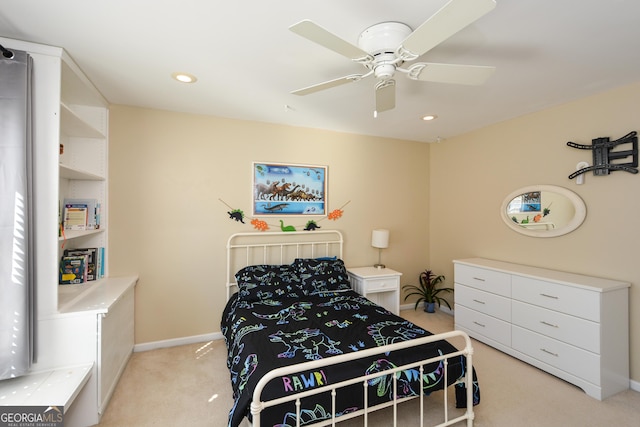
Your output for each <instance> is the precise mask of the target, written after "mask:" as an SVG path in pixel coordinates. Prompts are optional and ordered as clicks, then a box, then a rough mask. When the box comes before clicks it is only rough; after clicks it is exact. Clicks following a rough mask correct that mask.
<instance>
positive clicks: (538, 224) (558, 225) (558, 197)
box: [500, 185, 587, 237]
mask: <svg viewBox="0 0 640 427" xmlns="http://www.w3.org/2000/svg"><path fill="white" fill-rule="evenodd" d="M500 216H501V217H502V219H503V220H504V222H505V223H506V224H507V225H508V226H509V228H512V229H513V230H515V231H517V232H518V233H521V234H524V235H527V236H532V237H555V236H562V235H563V234H567V233H570V232H572V231H573V230H575V229H576V228H578V227H579V226H580V225H581V224H582V222H583V221H584V219H585V217H586V216H587V207H586V205H585V204H584V201H583V200H582V199H581V198H580V196H578V195H577V194H576V193H574V192H573V191H571V190H567V189H566V188H563V187H557V186H555V185H532V186H529V187H524V188H520V189H518V190H516V191H514V192H513V193H511V194H509V195H508V196H507V198H506V199H504V202H503V203H502V207H501V208H500Z"/></svg>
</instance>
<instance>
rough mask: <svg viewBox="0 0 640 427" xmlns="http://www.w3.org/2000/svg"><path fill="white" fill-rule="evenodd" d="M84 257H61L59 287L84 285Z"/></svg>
mask: <svg viewBox="0 0 640 427" xmlns="http://www.w3.org/2000/svg"><path fill="white" fill-rule="evenodd" d="M85 259H86V257H85V256H63V257H62V259H61V260H60V279H59V283H60V284H61V285H76V284H79V283H84V282H85V278H86V266H85Z"/></svg>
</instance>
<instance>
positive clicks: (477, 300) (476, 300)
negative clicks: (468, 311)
mask: <svg viewBox="0 0 640 427" xmlns="http://www.w3.org/2000/svg"><path fill="white" fill-rule="evenodd" d="M473 302H477V303H478V304H486V302H484V301H480V300H479V299H474V300H473Z"/></svg>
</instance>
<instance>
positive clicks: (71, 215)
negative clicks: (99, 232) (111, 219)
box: [63, 203, 88, 230]
mask: <svg viewBox="0 0 640 427" xmlns="http://www.w3.org/2000/svg"><path fill="white" fill-rule="evenodd" d="M87 217H88V208H87V205H81V204H75V203H65V205H64V218H63V221H64V228H65V230H86V229H87Z"/></svg>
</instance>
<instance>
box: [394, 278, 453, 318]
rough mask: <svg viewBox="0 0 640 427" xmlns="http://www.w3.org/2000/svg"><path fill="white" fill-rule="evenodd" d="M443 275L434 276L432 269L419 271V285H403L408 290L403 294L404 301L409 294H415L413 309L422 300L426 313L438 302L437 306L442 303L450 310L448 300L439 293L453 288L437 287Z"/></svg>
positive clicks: (432, 309) (432, 310)
mask: <svg viewBox="0 0 640 427" xmlns="http://www.w3.org/2000/svg"><path fill="white" fill-rule="evenodd" d="M444 279H445V277H444V276H436V275H435V274H434V273H433V271H431V270H425V271H423V272H422V273H420V276H419V280H420V285H405V286H403V287H402V289H405V290H407V291H409V293H408V294H407V295H405V297H404V299H405V301H406V300H407V299H408V298H409V297H411V296H414V295H415V296H417V297H418V299H417V300H416V305H415V307H414V308H413V309H414V310H415V309H417V308H418V304H420V303H421V302H424V311H426V312H427V313H433V312H435V305H436V304H438V307H440V305H442V303H444V304H445V305H446V306H447V307H449V310H451V305H449V301H447V300H446V299H444V298H442V297H441V296H440V295H439V294H440V293H442V292H453V288H438V287H437V286H438V284H440V283H442V282H443V281H444Z"/></svg>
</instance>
